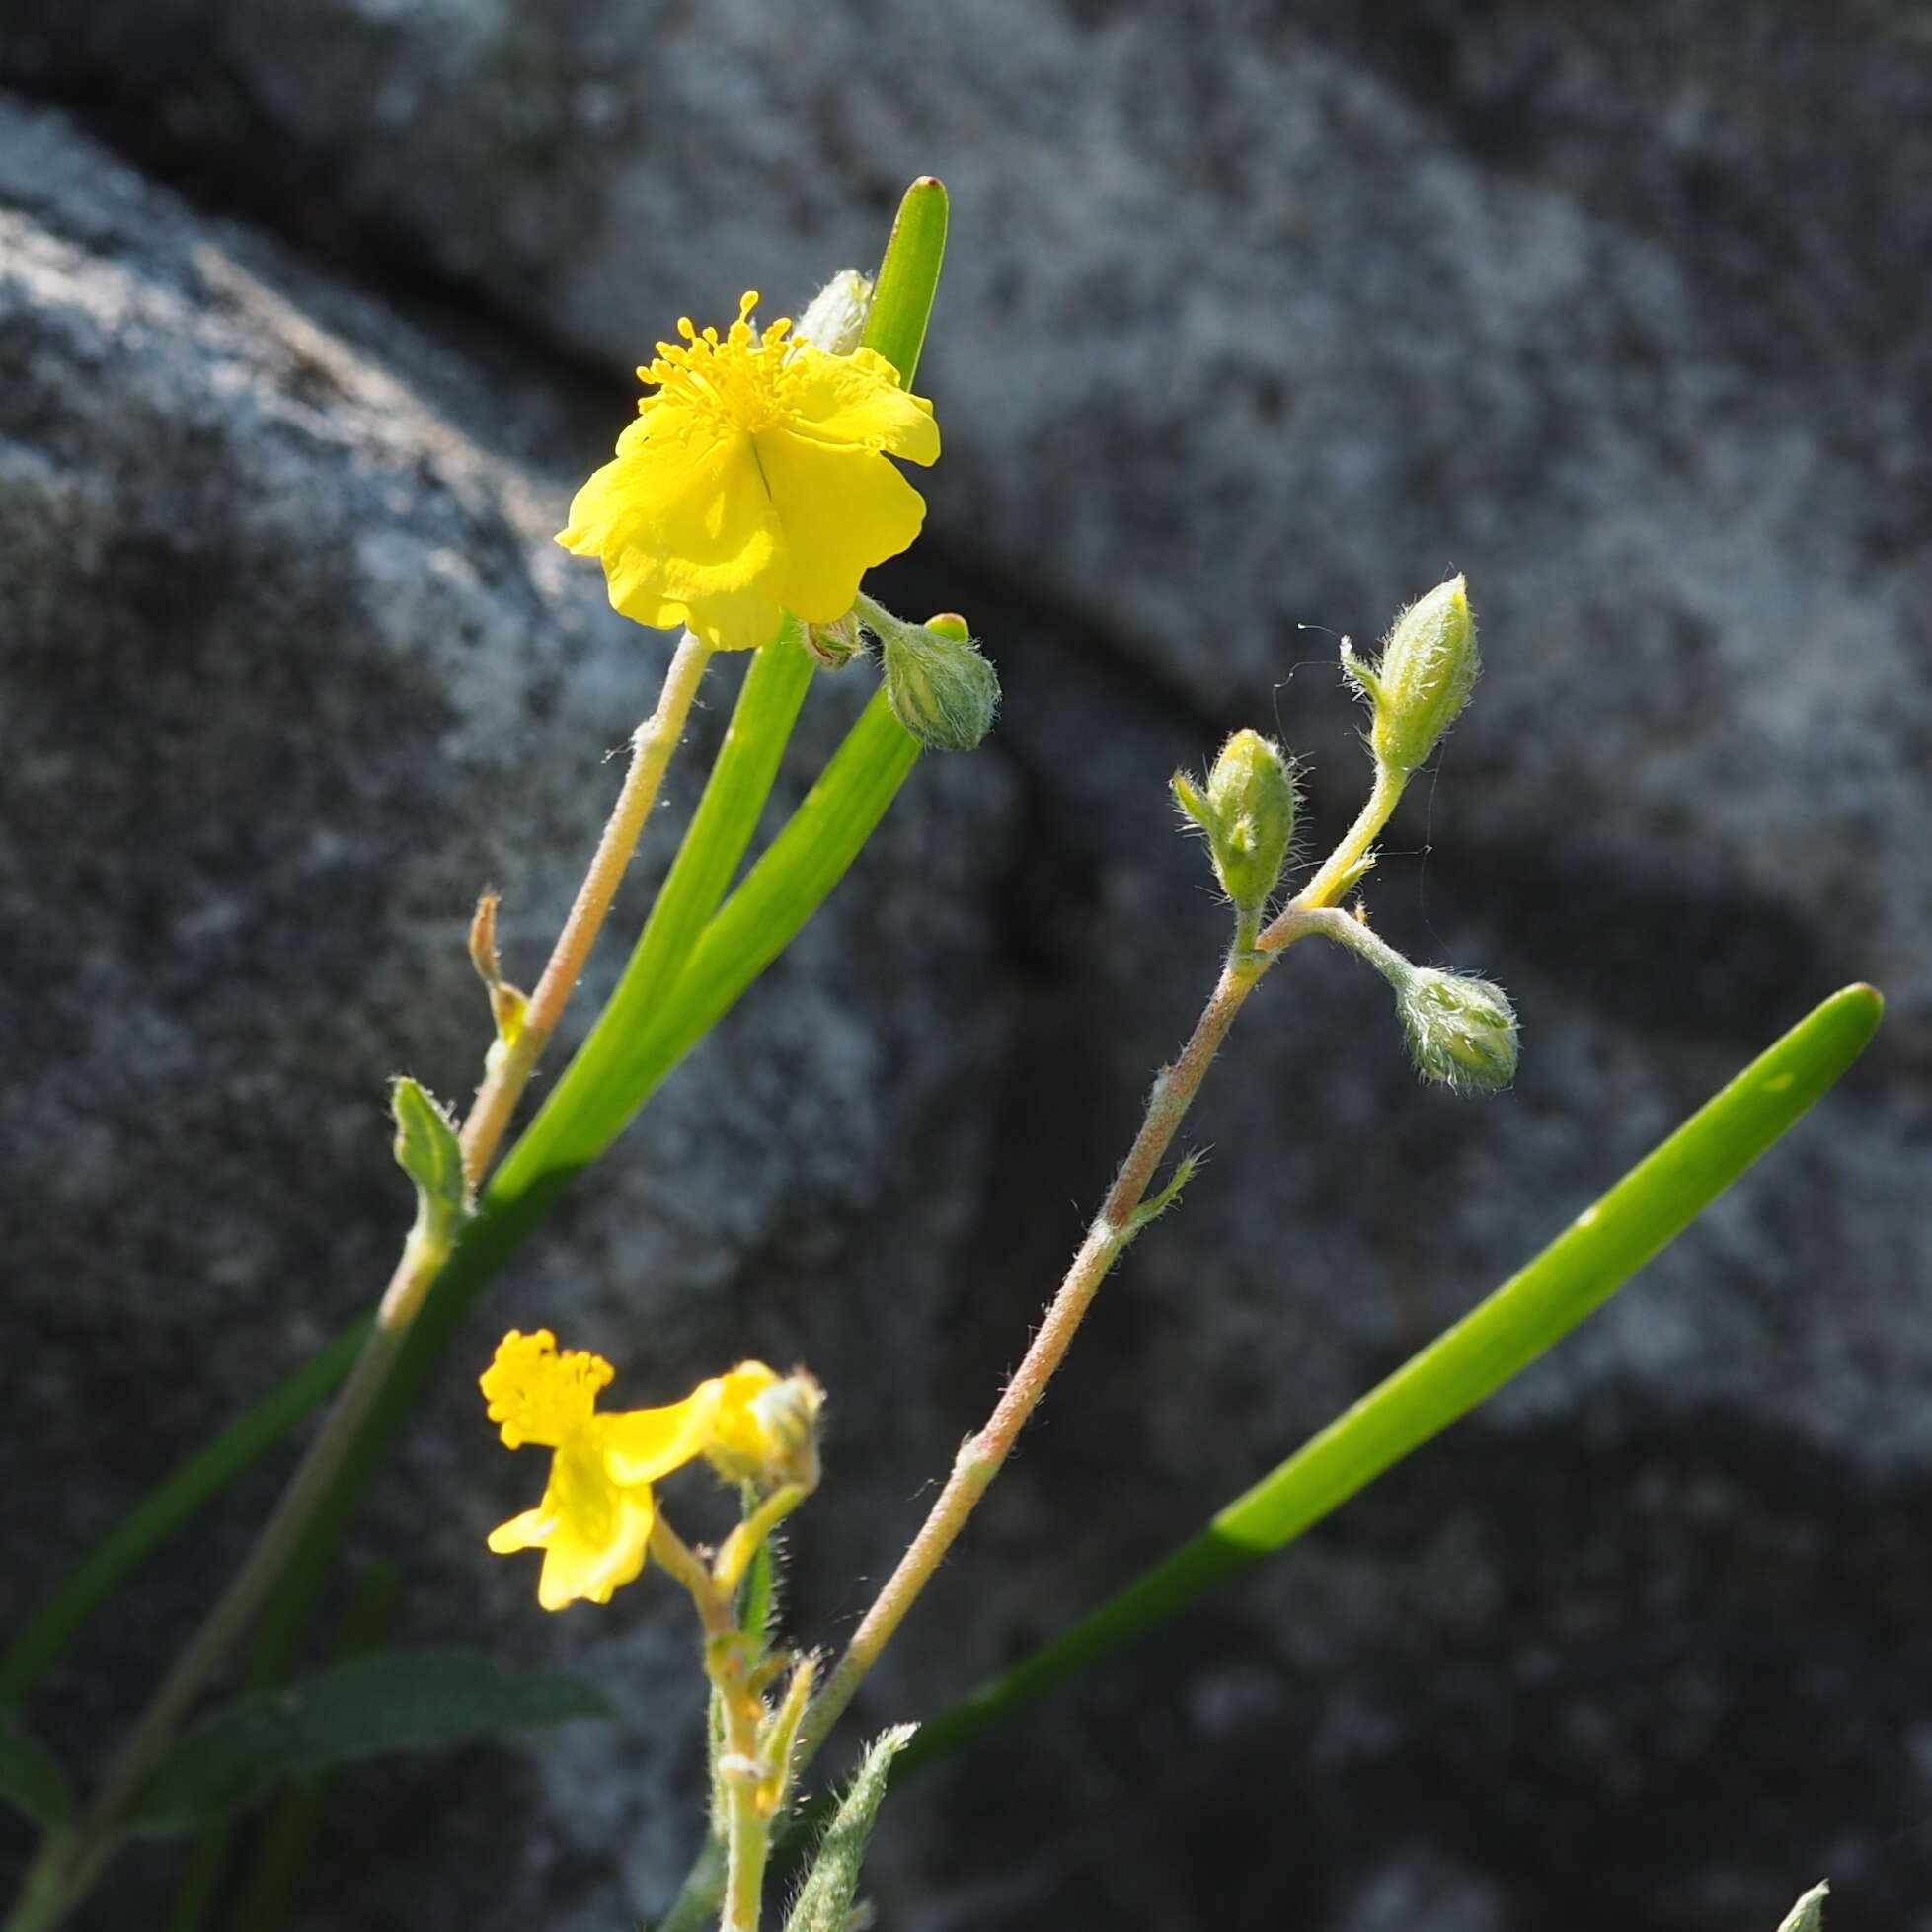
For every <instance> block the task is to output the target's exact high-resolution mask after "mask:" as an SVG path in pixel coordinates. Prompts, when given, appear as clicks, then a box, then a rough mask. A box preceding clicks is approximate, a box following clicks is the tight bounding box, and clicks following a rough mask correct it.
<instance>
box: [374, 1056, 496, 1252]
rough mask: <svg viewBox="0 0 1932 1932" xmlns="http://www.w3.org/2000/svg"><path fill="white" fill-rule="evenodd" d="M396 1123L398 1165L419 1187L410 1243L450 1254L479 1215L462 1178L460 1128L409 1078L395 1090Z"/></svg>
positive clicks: (392, 1100)
mask: <svg viewBox="0 0 1932 1932" xmlns="http://www.w3.org/2000/svg"><path fill="white" fill-rule="evenodd" d="M389 1108H390V1112H391V1113H392V1114H394V1115H395V1117H396V1165H397V1166H398V1167H400V1168H401V1169H402V1170H403V1172H404V1173H405V1174H407V1175H408V1176H409V1178H410V1179H411V1181H413V1182H414V1183H415V1184H416V1226H415V1227H414V1228H413V1229H412V1230H411V1233H410V1239H411V1240H412V1241H414V1242H418V1243H420V1244H422V1245H424V1246H425V1247H428V1248H430V1249H432V1250H434V1252H435V1253H437V1254H447V1253H448V1252H449V1247H450V1244H451V1243H452V1242H453V1241H454V1240H455V1239H456V1237H457V1235H458V1234H459V1233H460V1232H461V1231H462V1227H463V1223H464V1222H465V1221H467V1220H468V1219H469V1218H470V1216H471V1215H472V1214H473V1213H474V1212H475V1211H476V1204H475V1202H474V1201H473V1200H472V1199H471V1197H470V1189H469V1183H468V1182H467V1181H465V1180H464V1178H463V1146H462V1142H461V1141H459V1140H458V1139H457V1137H456V1122H455V1121H453V1120H452V1119H451V1118H450V1116H449V1115H448V1113H447V1112H446V1111H445V1110H444V1109H443V1108H441V1107H439V1106H438V1105H437V1104H436V1099H435V1096H434V1095H433V1094H431V1093H430V1092H429V1090H428V1089H427V1088H426V1087H425V1086H424V1085H423V1084H422V1082H421V1081H418V1080H412V1079H411V1078H410V1077H409V1076H408V1074H404V1075H403V1076H402V1077H401V1078H400V1079H398V1080H397V1082H396V1084H395V1085H394V1086H393V1087H392V1088H391V1089H390V1094H389Z"/></svg>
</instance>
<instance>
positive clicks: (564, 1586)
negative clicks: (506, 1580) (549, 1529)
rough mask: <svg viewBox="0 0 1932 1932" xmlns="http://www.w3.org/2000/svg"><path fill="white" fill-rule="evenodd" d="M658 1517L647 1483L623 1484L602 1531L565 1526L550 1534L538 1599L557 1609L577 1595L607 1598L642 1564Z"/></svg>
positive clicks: (601, 1600)
mask: <svg viewBox="0 0 1932 1932" xmlns="http://www.w3.org/2000/svg"><path fill="white" fill-rule="evenodd" d="M656 1521H657V1504H656V1502H655V1501H654V1499H653V1497H652V1494H651V1491H650V1489H649V1488H648V1487H645V1488H639V1489H635V1490H627V1491H623V1492H621V1493H619V1494H618V1495H617V1501H616V1507H615V1509H614V1510H613V1511H612V1514H611V1516H610V1519H609V1521H608V1523H607V1525H606V1526H605V1528H604V1530H603V1533H602V1534H600V1535H598V1536H595V1537H590V1536H583V1535H580V1534H577V1533H575V1531H574V1530H572V1529H566V1530H565V1531H563V1532H560V1533H559V1534H557V1535H555V1536H553V1537H552V1538H551V1539H550V1542H549V1544H548V1545H547V1546H546V1548H545V1550H544V1558H543V1570H542V1573H541V1574H540V1575H539V1576H538V1578H537V1601H538V1602H539V1603H540V1604H541V1605H542V1606H543V1607H544V1608H545V1609H546V1610H561V1609H562V1608H563V1607H564V1605H565V1604H567V1603H574V1602H576V1601H577V1599H578V1598H579V1597H584V1598H586V1599H587V1600H588V1601H590V1602H592V1603H608V1602H609V1601H610V1599H611V1595H612V1592H613V1591H615V1590H617V1589H618V1588H620V1587H621V1586H622V1585H623V1584H628V1583H631V1582H632V1581H633V1580H634V1579H635V1578H636V1577H637V1576H638V1575H639V1573H640V1572H641V1571H642V1570H643V1569H644V1557H645V1548H646V1545H647V1544H649V1543H650V1541H651V1530H652V1526H653V1524H654V1523H655V1522H656Z"/></svg>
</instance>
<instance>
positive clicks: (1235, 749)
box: [1174, 730, 1300, 913]
mask: <svg viewBox="0 0 1932 1932" xmlns="http://www.w3.org/2000/svg"><path fill="white" fill-rule="evenodd" d="M1294 773H1295V768H1294V763H1293V760H1292V759H1289V758H1287V757H1285V756H1283V754H1282V751H1281V747H1280V746H1279V745H1278V744H1275V742H1273V741H1272V740H1271V739H1269V738H1265V737H1263V736H1262V734H1260V733H1259V732H1252V731H1245V730H1244V731H1239V732H1236V733H1235V734H1234V735H1233V736H1232V737H1231V738H1229V739H1228V741H1227V742H1226V743H1225V744H1224V745H1222V747H1221V754H1220V756H1219V757H1218V758H1216V759H1215V760H1214V764H1213V768H1212V769H1211V770H1210V771H1209V772H1208V774H1207V785H1206V789H1205V790H1204V791H1203V790H1202V789H1201V788H1200V787H1199V786H1198V785H1197V784H1196V783H1195V782H1194V780H1193V779H1191V778H1190V777H1189V776H1188V775H1187V773H1185V772H1176V773H1175V774H1174V799H1175V803H1176V804H1177V805H1179V806H1180V808H1181V810H1182V811H1184V812H1186V813H1187V815H1188V816H1189V817H1190V818H1192V819H1193V820H1194V821H1195V823H1196V824H1197V825H1198V826H1199V827H1200V829H1201V830H1202V831H1203V832H1205V833H1206V834H1207V849H1208V851H1209V853H1210V854H1211V855H1212V857H1213V860H1214V873H1215V877H1216V878H1218V879H1219V880H1220V882H1221V889H1222V890H1223V891H1224V892H1226V893H1227V895H1228V898H1229V899H1230V900H1231V901H1232V902H1233V904H1234V906H1235V907H1236V909H1237V910H1238V911H1241V912H1243V913H1255V912H1259V911H1260V910H1261V908H1262V907H1263V906H1264V905H1265V904H1267V902H1268V896H1269V894H1270V893H1271V892H1273V891H1274V889H1275V886H1276V885H1277V884H1279V882H1280V878H1281V868H1282V867H1283V866H1284V865H1286V864H1287V862H1288V848H1289V847H1290V846H1291V845H1292V844H1293V843H1294V821H1295V809H1296V807H1297V805H1298V804H1299V803H1300V798H1299V794H1298V793H1297V791H1296V789H1295V778H1294Z"/></svg>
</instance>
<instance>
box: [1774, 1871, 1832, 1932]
mask: <svg viewBox="0 0 1932 1932" xmlns="http://www.w3.org/2000/svg"><path fill="white" fill-rule="evenodd" d="M1830 1891H1831V1888H1830V1887H1829V1886H1828V1885H1826V1884H1825V1883H1824V1881H1823V1880H1822V1879H1820V1880H1819V1881H1818V1883H1817V1884H1816V1885H1815V1886H1813V1888H1812V1889H1811V1891H1809V1892H1808V1893H1806V1894H1805V1895H1804V1897H1802V1898H1801V1899H1799V1901H1798V1902H1797V1904H1795V1905H1794V1906H1792V1908H1791V1910H1790V1912H1789V1914H1788V1915H1787V1916H1786V1918H1785V1922H1784V1923H1783V1924H1782V1925H1781V1926H1779V1927H1778V1932H1822V1928H1823V1925H1824V1901H1825V1898H1826V1896H1827V1895H1828V1894H1829V1893H1830Z"/></svg>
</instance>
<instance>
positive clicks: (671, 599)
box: [558, 404, 785, 651]
mask: <svg viewBox="0 0 1932 1932" xmlns="http://www.w3.org/2000/svg"><path fill="white" fill-rule="evenodd" d="M658 418H663V419H665V421H664V422H663V423H662V425H661V428H660V432H659V433H657V434H653V433H651V430H652V428H653V426H654V421H655V419H658ZM679 423H680V415H679V413H678V412H675V411H671V410H667V409H666V408H665V406H664V405H662V404H659V405H658V406H657V408H656V409H655V410H654V411H653V412H652V414H651V416H648V417H646V418H644V419H643V420H642V421H641V422H640V423H638V424H634V425H632V426H631V428H629V429H627V430H626V431H625V433H624V436H623V437H622V438H621V439H620V441H619V443H618V449H619V452H620V453H619V454H618V456H617V457H616V458H615V460H613V461H612V462H609V463H606V464H605V465H604V467H603V468H602V469H600V470H598V471H597V472H596V474H595V475H594V476H592V477H591V478H590V479H589V481H588V482H587V483H585V484H584V486H583V488H582V489H581V490H580V491H579V492H578V493H577V497H576V499H575V500H574V501H573V502H572V504H571V520H570V523H569V525H568V526H567V527H566V528H565V529H564V531H563V532H562V534H561V535H560V536H559V537H558V542H559V543H562V544H563V545H565V546H566V547H567V548H568V549H571V550H574V551H576V552H578V553H579V554H580V555H582V556H598V557H601V558H602V559H603V565H604V575H605V577H606V578H607V579H608V580H609V584H610V601H611V603H612V604H613V606H615V608H617V609H618V610H621V611H622V612H623V613H624V614H625V616H627V617H631V618H635V619H636V620H637V621H638V622H639V623H640V624H650V625H656V626H668V625H672V624H680V623H681V624H688V625H689V626H690V627H691V629H692V630H693V631H695V632H696V633H697V634H698V635H699V636H700V637H701V638H703V639H704V640H705V641H706V643H708V644H710V645H711V646H713V647H714V649H718V650H725V651H734V650H749V649H751V648H753V647H755V646H757V645H761V644H764V643H766V642H767V641H768V640H769V639H770V638H772V637H773V636H774V635H775V634H776V633H777V630H778V627H779V625H780V624H781V623H782V622H783V621H784V614H785V613H784V609H783V606H782V604H781V602H780V597H779V590H778V581H779V571H780V566H781V563H782V558H783V538H782V536H781V533H780V531H779V528H778V524H777V520H776V518H775V517H774V516H773V514H772V506H771V500H770V498H769V496H768V495H767V493H766V490H765V484H764V479H763V477H762V476H761V475H760V473H759V468H758V464H757V461H756V459H755V457H754V456H753V454H752V450H751V443H750V439H749V438H748V437H746V436H745V435H743V434H741V433H734V434H732V435H729V436H726V437H724V438H722V439H720V440H716V441H707V440H706V439H705V438H704V437H703V436H702V435H698V434H689V435H685V434H678V433H674V432H673V431H674V430H675V429H676V427H677V426H678V425H679ZM640 431H643V433H640Z"/></svg>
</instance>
